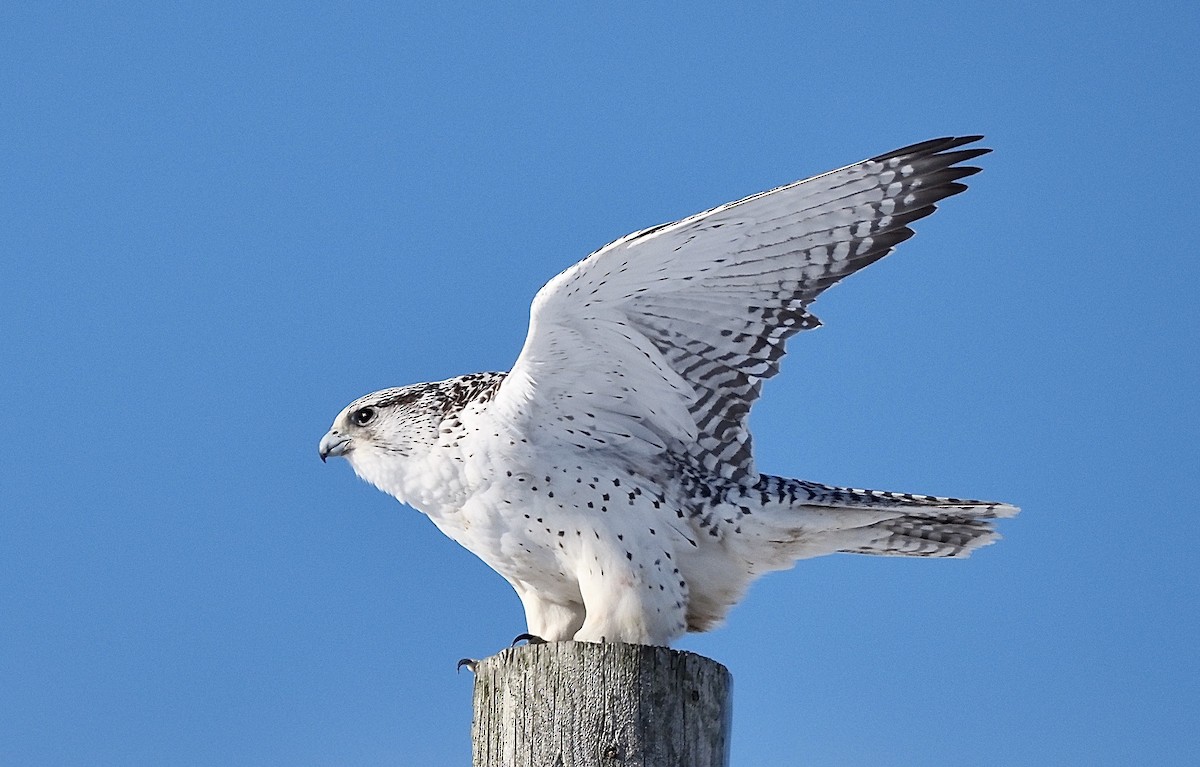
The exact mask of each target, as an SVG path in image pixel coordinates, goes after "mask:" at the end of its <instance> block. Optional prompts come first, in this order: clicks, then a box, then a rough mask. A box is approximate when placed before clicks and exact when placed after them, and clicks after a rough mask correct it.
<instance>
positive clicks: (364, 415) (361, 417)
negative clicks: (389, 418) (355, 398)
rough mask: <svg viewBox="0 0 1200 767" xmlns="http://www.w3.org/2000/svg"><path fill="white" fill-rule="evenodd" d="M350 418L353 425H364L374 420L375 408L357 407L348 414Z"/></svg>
mask: <svg viewBox="0 0 1200 767" xmlns="http://www.w3.org/2000/svg"><path fill="white" fill-rule="evenodd" d="M350 420H352V421H354V424H355V426H366V425H367V424H369V423H370V422H371V421H374V420H375V408H373V407H364V408H359V409H358V410H355V411H354V412H353V413H351V414H350Z"/></svg>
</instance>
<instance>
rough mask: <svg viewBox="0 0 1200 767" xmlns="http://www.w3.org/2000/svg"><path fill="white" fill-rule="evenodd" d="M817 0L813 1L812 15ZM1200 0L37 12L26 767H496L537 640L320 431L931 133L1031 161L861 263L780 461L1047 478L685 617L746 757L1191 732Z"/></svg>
mask: <svg viewBox="0 0 1200 767" xmlns="http://www.w3.org/2000/svg"><path fill="white" fill-rule="evenodd" d="M785 5H787V6H788V7H787V8H786V9H784V6H785ZM1198 35H1200V12H1198V11H1196V10H1195V9H1194V7H1193V6H1191V5H1189V4H1185V3H1136V4H1135V3H1121V2H1118V3H1108V4H1104V5H1103V6H1095V5H1087V4H1065V3H1022V2H1017V3H1008V4H988V5H984V4H977V5H974V6H972V7H967V8H955V9H951V8H949V7H947V6H945V5H944V4H940V3H939V4H934V3H921V2H917V3H905V4H897V3H879V2H861V3H804V4H758V3H748V4H742V5H741V6H739V7H737V8H734V7H732V6H730V5H729V4H727V3H720V4H704V3H700V4H695V5H694V6H693V7H689V8H686V9H685V8H683V7H682V6H679V7H674V8H670V9H665V8H664V9H659V10H647V9H646V8H645V7H644V4H635V3H625V4H608V5H605V6H602V7H601V6H598V7H595V8H592V9H583V8H579V7H573V8H566V7H562V5H560V4H544V5H539V4H528V5H517V6H512V5H509V6H496V7H491V6H476V5H451V4H445V5H442V6H438V7H433V6H431V5H430V4H425V3H422V4H412V5H409V4H404V3H380V4H356V5H355V6H354V7H353V8H350V7H349V6H347V5H346V4H342V3H328V4H316V3H305V4H297V5H287V6H284V5H270V4H266V5H248V4H243V3H237V4H226V3H217V2H210V3H203V4H198V3H170V4H158V3H154V4H150V3H148V4H144V5H133V4H120V3H114V4H107V5H105V6H103V7H100V6H89V7H88V8H80V7H75V6H70V5H66V4H63V5H59V4H50V3H43V4H18V3H10V4H7V5H6V6H5V8H4V9H3V10H0V416H2V417H3V422H4V423H5V425H6V430H7V434H6V443H7V450H6V451H5V457H4V460H3V463H2V464H0V690H3V694H0V764H5V765H8V764H12V765H56V766H59V765H343V764H355V765H376V764H378V765H383V764H397V763H399V764H467V763H468V762H469V758H470V757H469V753H470V752H469V734H468V729H469V722H470V691H471V679H470V677H469V675H468V674H465V673H464V674H463V675H457V676H456V675H455V673H454V662H455V661H456V660H457V659H458V658H459V657H462V656H483V655H487V654H490V653H491V652H493V651H495V650H497V649H498V648H500V647H501V646H503V645H505V644H506V643H507V642H508V641H509V640H510V639H511V638H512V636H513V635H515V634H516V633H518V632H520V631H522V630H524V624H523V616H522V613H521V610H520V605H519V603H518V602H517V599H516V597H515V596H514V595H513V594H512V593H511V591H510V589H509V588H508V586H507V585H506V584H505V583H504V582H503V581H502V580H501V579H500V578H499V577H498V576H496V575H494V574H493V573H491V572H490V571H489V570H488V569H487V568H486V567H485V566H484V565H482V564H481V563H480V562H479V561H477V560H476V559H475V558H474V557H473V556H471V555H470V554H468V553H467V552H465V551H463V550H461V549H459V548H458V547H457V546H456V545H455V544H453V543H452V542H450V541H449V540H447V539H445V538H443V537H442V536H441V535H440V534H439V533H438V532H437V531H436V530H435V529H434V528H433V526H432V525H431V524H430V523H429V522H428V520H426V519H425V518H424V517H422V516H421V515H419V514H417V513H416V512H414V511H412V510H411V509H408V508H406V507H401V506H399V505H397V504H396V503H395V502H394V501H393V500H392V499H390V498H388V497H386V496H384V495H383V494H381V493H378V492H376V491H374V490H373V489H371V488H370V487H368V486H367V485H365V484H363V483H361V482H359V481H357V480H356V479H354V477H353V476H352V474H351V472H350V469H349V467H348V466H346V465H345V464H344V463H341V462H339V463H336V464H333V465H328V466H322V465H321V462H320V461H319V460H318V459H317V455H316V445H317V441H318V439H319V438H320V437H321V435H322V434H323V433H324V431H325V429H326V428H327V427H328V425H329V422H330V420H331V419H332V417H333V416H334V415H335V414H336V413H337V412H338V410H340V409H341V408H342V407H343V405H345V404H346V403H347V402H349V401H350V400H351V399H353V398H355V397H357V396H359V395H360V394H363V393H365V392H368V391H371V390H374V389H378V388H382V387H384V386H389V385H398V384H403V383H408V382H413V381H419V380H430V379H436V378H443V377H447V376H451V375H455V374H459V373H466V372H471V371H475V370H485V369H506V368H507V367H508V366H509V365H510V364H511V363H512V361H513V359H514V358H515V356H516V354H517V351H518V350H519V348H520V345H521V342H522V339H523V337H524V333H525V323H526V319H527V312H528V304H529V300H530V299H531V298H532V296H533V294H534V293H535V292H536V291H537V289H538V288H539V287H540V286H541V285H542V284H543V283H544V282H545V281H546V280H547V279H549V278H550V277H551V276H553V275H554V274H555V273H556V272H557V271H559V270H561V269H562V268H564V267H566V266H568V265H569V264H571V263H572V262H574V261H576V260H578V259H579V258H581V257H582V256H584V255H585V254H587V253H588V252H589V251H591V250H592V249H594V248H596V247H598V246H600V245H602V244H604V243H605V242H607V241H609V240H611V239H614V238H616V237H618V236H620V235H622V234H625V233H626V232H629V231H631V230H634V229H637V228H641V227H644V226H648V225H651V224H655V223H659V222H662V221H668V220H673V219H675V218H678V217H681V216H683V215H687V214H690V213H693V212H695V211H698V210H701V209H703V208H706V207H710V206H712V205H715V204H719V203H722V202H725V201H727V200H731V199H734V198H737V197H740V196H743V195H746V194H749V193H752V192H756V191H759V190H761V189H765V188H768V187H771V186H774V185H778V184H781V183H785V182H788V181H791V180H793V179H796V178H800V177H803V176H807V175H811V174H813V173H817V172H821V171H825V170H828V169H831V168H834V167H837V166H840V165H844V164H847V163H850V162H853V161H856V160H859V159H862V158H864V157H867V156H870V155H873V154H877V153H880V152H883V151H886V150H889V149H892V148H894V147H897V146H900V145H903V144H906V143H910V142H914V141H919V140H922V139H926V138H930V137H933V136H939V135H946V134H954V133H974V132H980V133H984V134H987V136H988V140H987V143H988V145H989V146H991V147H993V148H994V149H995V152H994V154H992V155H989V156H987V157H986V158H984V159H983V161H982V162H983V165H984V168H985V171H984V173H983V174H981V175H980V176H978V177H976V178H974V179H972V189H971V190H970V191H969V192H968V193H966V194H965V195H962V196H960V197H956V198H954V199H953V200H950V201H948V202H947V203H946V204H945V205H944V206H943V209H942V210H941V211H940V212H939V213H938V214H937V215H935V216H934V217H933V218H931V219H928V220H925V221H922V222H920V223H919V224H918V225H917V227H916V228H917V230H918V234H917V237H916V238H914V239H913V240H912V241H910V242H908V243H906V244H905V245H903V246H902V247H901V248H900V249H899V250H898V251H897V253H896V254H895V255H893V256H892V257H890V258H888V259H886V260H885V261H883V262H881V263H879V264H876V265H875V266H873V267H871V268H870V269H868V270H867V271H865V272H863V273H861V274H858V275H856V276H855V277H854V278H852V279H850V280H848V281H847V282H846V283H844V284H842V285H840V286H838V287H837V288H835V289H833V290H831V291H830V292H829V293H827V294H825V295H824V296H823V297H822V298H821V300H820V301H819V302H818V303H817V305H816V307H815V309H816V313H817V314H818V315H819V316H820V317H821V318H822V319H823V320H824V322H825V324H826V327H824V328H822V329H821V330H819V331H817V332H815V333H810V334H805V335H803V336H800V337H797V338H796V339H794V340H793V342H792V344H791V347H790V348H791V353H790V356H789V357H788V359H787V362H786V364H785V366H784V371H783V374H782V375H781V376H780V377H779V378H777V379H775V380H774V381H772V382H771V384H770V385H769V386H768V388H767V390H766V394H765V397H764V399H763V401H762V403H761V405H760V406H759V407H758V409H757V410H756V412H755V416H754V425H755V430H756V434H757V438H756V447H757V451H758V460H759V465H760V466H761V467H762V468H763V469H764V470H766V471H770V472H773V473H779V474H786V475H791V476H799V477H803V478H807V479H813V480H818V481H824V482H829V483H837V484H849V485H857V486H868V487H878V488H883V489H895V490H911V491H918V492H931V493H944V494H948V495H971V496H979V497H985V498H995V499H999V500H1005V501H1010V502H1013V503H1017V504H1019V505H1021V506H1022V507H1023V508H1024V512H1023V513H1022V515H1021V516H1020V517H1018V518H1017V519H1015V520H1012V521H1010V522H1006V523H1005V524H1004V526H1003V532H1004V534H1005V539H1004V540H1003V541H1002V542H1001V543H1000V544H999V545H997V546H993V547H991V548H988V549H985V550H983V551H981V552H980V553H978V554H977V555H976V556H975V557H973V558H972V559H970V560H968V561H965V562H927V561H906V560H880V559H868V558H861V557H849V556H844V557H828V558H825V559H821V560H814V561H809V562H803V563H801V564H800V565H799V566H798V567H797V568H795V569H794V570H792V571H789V572H786V573H780V574H775V575H772V576H769V577H767V578H765V579H764V580H762V581H760V582H759V583H758V584H756V586H755V587H754V588H753V589H752V590H751V593H750V595H749V597H748V599H747V600H746V601H745V602H744V603H743V604H742V605H741V606H739V607H738V608H737V609H735V610H734V612H733V614H732V616H731V619H730V621H729V623H728V625H727V626H726V627H724V628H722V629H720V630H718V631H715V632H713V633H711V634H707V635H703V636H694V637H689V638H687V639H686V640H685V641H684V642H683V643H682V646H683V647H684V648H687V649H692V650H695V651H697V652H701V653H703V654H705V655H708V656H710V657H713V658H716V659H718V660H720V661H721V662H723V663H725V664H726V665H727V666H729V668H730V669H731V670H732V672H733V674H734V677H735V680H736V691H735V704H734V705H735V715H734V746H733V758H734V763H735V764H738V765H755V764H822V765H824V764H828V765H834V764H836V765H872V766H876V765H883V764H886V765H930V764H946V763H959V764H973V765H1024V764H1028V765H1045V764H1090V765H1106V764H1111V765H1123V764H1133V763H1142V764H1160V765H1173V764H1188V763H1192V761H1191V760H1193V759H1194V758H1195V754H1196V753H1197V751H1198V750H1200V743H1198V742H1197V731H1198V729H1200V660H1198V653H1197V649H1196V648H1197V646H1200V609H1198V608H1197V599H1198V597H1200V594H1198V593H1197V591H1198V589H1197V575H1196V573H1197V571H1198V570H1200V557H1198V556H1197V553H1196V551H1197V549H1196V547H1195V546H1194V545H1193V543H1192V538H1193V537H1194V526H1195V525H1194V520H1195V519H1196V514H1197V510H1196V505H1197V502H1196V500H1195V499H1194V497H1193V496H1194V490H1193V488H1194V486H1195V484H1196V479H1197V474H1198V469H1200V460H1198V457H1200V456H1198V455H1197V443H1198V439H1197V438H1198V437H1200V408H1198V407H1197V385H1198V383H1200V354H1198V352H1197V346H1198V344H1197V338H1198V337H1200V313H1198V311H1197V308H1196V304H1195V301H1194V297H1195V294H1196V290H1197V287H1198V281H1200V280H1198V277H1200V268H1198V267H1197V259H1196V257H1195V248H1194V246H1193V245H1192V244H1191V233H1192V232H1194V231H1195V230H1196V229H1197V228H1198V227H1200V215H1198V214H1197V210H1196V204H1195V199H1196V195H1195V192H1194V180H1193V176H1194V173H1193V168H1192V166H1193V164H1194V163H1193V158H1194V154H1195V138H1194V137H1195V128H1196V125H1197V118H1198V117H1200V109H1198V99H1197V93H1196V90H1195V88H1196V84H1195V72H1196V71H1197V54H1196V49H1195V39H1196V38H1197V36H1198Z"/></svg>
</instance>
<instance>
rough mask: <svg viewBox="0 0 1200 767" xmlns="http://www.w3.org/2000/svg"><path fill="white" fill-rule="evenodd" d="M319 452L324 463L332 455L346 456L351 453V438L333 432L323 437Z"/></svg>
mask: <svg viewBox="0 0 1200 767" xmlns="http://www.w3.org/2000/svg"><path fill="white" fill-rule="evenodd" d="M317 452H318V453H319V454H320V456H321V462H322V463H324V462H325V459H326V458H328V457H329V456H331V455H332V456H339V455H345V454H346V453H348V452H350V438H349V437H347V436H346V435H344V434H338V433H337V431H333V430H331V431H329V432H328V433H327V434H326V435H325V436H324V437H321V445H320V446H319V447H318V448H317Z"/></svg>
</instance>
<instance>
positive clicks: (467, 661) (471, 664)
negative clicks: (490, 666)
mask: <svg viewBox="0 0 1200 767" xmlns="http://www.w3.org/2000/svg"><path fill="white" fill-rule="evenodd" d="M478 665H479V661H477V660H472V659H471V658H463V659H462V660H460V661H459V662H458V665H457V666H455V667H454V673H456V674H461V673H462V668H463V666H466V667H467V668H468V669H469V670H470V672H471V673H472V674H474V673H475V667H476V666H478Z"/></svg>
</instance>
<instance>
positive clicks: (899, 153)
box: [320, 137, 1017, 644]
mask: <svg viewBox="0 0 1200 767" xmlns="http://www.w3.org/2000/svg"><path fill="white" fill-rule="evenodd" d="M977 139H978V137H966V138H945V139H935V140H933V141H927V142H924V143H921V144H916V145H913V146H910V147H905V148H903V149H899V150H896V151H895V152H890V153H888V154H885V155H881V156H879V157H876V158H873V159H870V160H865V161H863V162H860V163H857V164H855V165H850V166H847V167H845V168H842V169H840V170H835V171H831V172H829V173H826V174H823V175H821V176H816V177H814V178H811V179H806V180H804V181H798V182H795V183H793V184H789V185H787V186H783V187H780V188H778V189H774V190H771V191H768V192H763V193H761V194H757V195H753V196H751V197H748V198H746V199H744V200H740V201H738V202H734V203H730V204H728V205H723V206H721V207H718V208H714V209H713V210H710V211H706V212H704V213H700V214H697V215H695V216H692V217H690V218H686V219H683V220H682V221H678V222H675V223H672V224H665V225H662V226H657V227H652V228H650V229H646V230H644V231H641V232H637V233H635V234H631V235H628V236H626V237H623V238H621V239H619V240H617V241H615V242H613V243H611V244H609V245H607V246H605V247H604V248H601V249H600V250H598V251H596V252H595V253H593V254H592V255H590V256H589V257H588V258H586V259H584V260H583V261H581V262H579V263H578V264H575V265H574V266H572V267H571V268H569V269H567V270H566V271H564V272H563V273H562V274H560V275H558V276H557V277H555V278H554V279H553V280H551V281H550V282H549V283H547V285H546V286H545V287H543V288H542V290H541V291H539V292H538V294H537V296H536V298H534V301H533V307H532V310H531V314H530V324H529V334H528V336H527V338H526V340H525V346H524V348H523V349H522V350H521V354H520V356H519V357H518V358H517V361H516V364H515V365H514V366H513V369H512V370H511V371H510V372H509V373H507V374H505V373H478V374H473V375H469V376H461V377H459V378H455V379H451V380H449V381H443V382H439V383H430V384H415V385H412V386H407V387H401V388H396V389H387V390H384V391H381V392H375V393H373V394H369V395H367V396H365V397H362V398H360V399H358V400H356V401H355V402H353V403H351V404H350V405H349V406H348V407H346V408H345V409H344V410H343V411H342V412H341V413H340V414H339V415H338V417H337V419H335V421H334V424H333V427H332V428H331V429H330V431H329V433H328V434H326V435H325V437H324V439H322V441H321V447H320V450H321V456H322V458H325V457H327V456H329V455H345V456H346V457H347V458H348V459H349V460H350V463H351V465H352V466H353V467H354V470H355V472H356V473H357V474H358V475H359V476H361V477H362V478H364V479H366V480H367V481H369V482H371V483H372V484H374V485H376V486H377V487H379V488H380V489H381V490H383V491H384V492H387V493H389V494H391V495H393V496H395V497H396V498H397V499H398V500H400V501H401V502H403V503H408V504H410V505H412V506H414V507H415V508H417V509H419V510H420V511H422V512H424V513H426V514H428V515H429V517H430V518H431V519H432V520H433V521H434V523H435V524H437V526H438V527H439V528H440V529H441V530H442V531H443V532H444V533H446V534H447V535H448V536H450V537H451V538H453V539H454V540H456V541H458V542H459V543H461V544H462V545H463V546H465V547H466V548H468V549H469V550H471V551H472V552H474V553H475V554H476V555H478V556H479V557H480V558H481V559H483V560H484V561H485V562H487V563H488V564H489V565H490V566H491V567H492V568H494V569H495V570H496V571H497V572H499V573H500V574H501V575H502V576H504V577H505V578H506V579H507V580H508V581H509V583H511V584H512V585H513V587H514V588H515V589H516V591H517V593H518V595H519V596H520V598H521V601H522V604H523V605H524V607H525V612H526V619H527V623H528V627H529V632H530V633H532V634H535V635H538V636H540V637H543V638H545V639H547V640H551V641H553V640H562V639H577V640H582V641H625V642H638V643H645V644H667V643H669V642H670V641H671V640H672V639H674V638H676V637H678V636H680V635H681V634H683V633H684V632H685V631H689V630H692V631H702V630H705V629H707V628H710V627H711V626H713V625H714V624H716V623H717V622H719V621H720V620H721V618H722V617H723V616H724V615H725V613H726V612H727V611H728V609H729V607H730V606H731V605H732V604H733V603H735V602H736V601H737V600H738V599H739V598H740V597H741V595H742V594H743V593H744V591H745V589H746V587H747V586H748V585H749V583H750V582H751V581H752V580H753V579H754V578H755V577H757V576H758V575H760V574H762V573H764V572H766V571H768V570H774V569H782V568H786V567H790V566H791V565H792V563H793V562H794V561H795V560H797V559H800V558H804V557H812V556H818V555H822V554H830V553H834V552H852V553H866V554H893V555H905V556H942V557H946V556H950V557H954V556H965V555H966V554H968V553H969V552H970V551H971V550H972V549H974V548H977V547H978V546H981V545H984V544H986V543H990V542H992V541H993V540H994V539H995V538H996V534H995V532H994V531H993V530H992V528H991V526H990V525H989V522H988V521H989V520H991V519H993V518H995V517H1002V516H1010V515H1012V514H1015V513H1016V512H1017V509H1016V508H1015V507H1013V506H1010V505H1007V504H1002V503H992V502H987V501H971V500H959V499H952V498H938V497H933V496H921V495H911V494H902V493H887V492H881V491H868V490H854V489H848V488H835V487H828V486H825V485H819V484H816V483H811V482H804V481H801V480H793V479H786V478H782V477H774V476H769V475H762V474H759V473H758V471H757V469H756V468H755V465H754V457H753V451H752V446H751V438H750V433H749V430H748V427H747V418H748V415H749V411H750V407H751V405H752V404H753V403H754V401H755V400H756V399H757V398H758V396H759V393H760V391H761V385H762V381H763V380H765V379H767V378H769V377H771V376H773V375H775V374H776V373H777V372H778V371H779V361H780V358H781V357H782V356H783V353H784V343H785V341H786V340H787V338H788V337H790V336H791V335H793V334H795V333H796V332H798V331H801V330H806V329H810V328H814V327H816V326H817V325H819V324H820V323H819V322H818V320H817V319H816V318H815V317H814V316H813V315H811V314H810V313H809V312H808V310H807V307H808V305H809V304H810V303H811V302H812V301H813V299H815V298H816V297H817V295H819V294H820V293H821V292H822V291H823V290H824V289H825V288H827V287H829V286H830V285H832V284H834V283H835V282H837V281H838V280H840V279H841V278H843V277H845V276H846V275H848V274H850V273H852V272H854V271H856V270H858V269H861V268H862V267H864V266H866V265H868V264H870V263H872V262H874V261H876V260H878V259H880V258H882V257H883V256H885V255H887V254H888V253H889V252H890V251H891V249H892V248H893V247H894V246H895V245H896V244H898V243H899V242H901V241H903V240H905V239H907V238H908V237H910V236H911V235H912V230H911V229H909V228H908V224H910V223H911V222H913V221H915V220H917V219H919V218H922V217H923V216H926V215H929V214H930V213H932V212H933V210H934V207H935V203H936V202H937V201H939V200H941V199H943V198H945V197H948V196H950V195H953V194H956V193H958V192H960V191H962V190H963V189H965V188H966V187H965V186H963V185H962V184H961V183H959V180H960V179H962V178H965V177H966V176H969V175H972V174H973V173H976V172H977V171H978V168H974V167H970V166H966V165H962V163H965V162H967V161H969V160H971V159H973V158H975V157H978V156H979V155H982V154H984V153H986V152H987V151H988V150H986V149H981V148H961V147H964V146H965V145H966V144H970V143H972V142H974V141H976V140H977Z"/></svg>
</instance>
